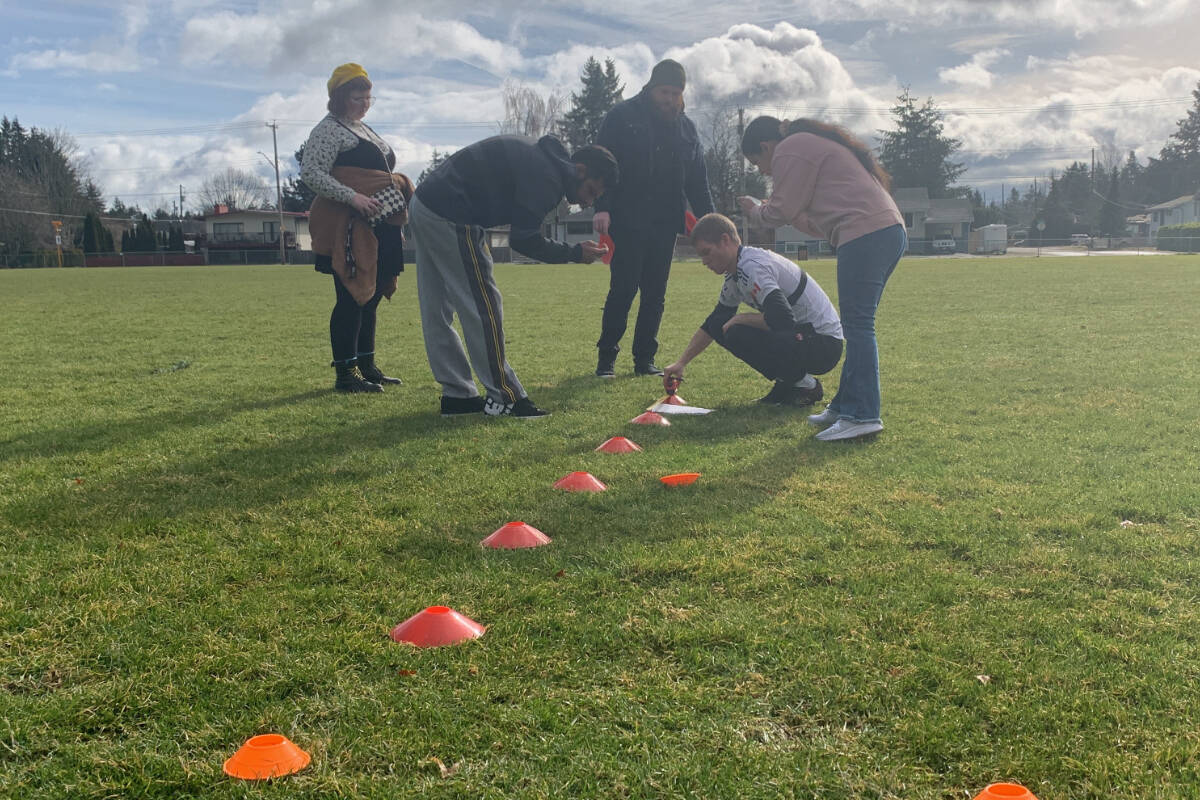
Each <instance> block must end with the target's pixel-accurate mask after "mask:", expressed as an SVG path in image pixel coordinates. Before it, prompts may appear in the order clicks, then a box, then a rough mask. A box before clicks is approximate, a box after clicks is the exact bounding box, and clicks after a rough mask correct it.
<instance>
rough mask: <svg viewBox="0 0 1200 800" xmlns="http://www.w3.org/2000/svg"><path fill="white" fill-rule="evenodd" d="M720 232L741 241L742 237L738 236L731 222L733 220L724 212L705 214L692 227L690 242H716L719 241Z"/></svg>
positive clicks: (738, 241)
mask: <svg viewBox="0 0 1200 800" xmlns="http://www.w3.org/2000/svg"><path fill="white" fill-rule="evenodd" d="M721 234H725V235H726V236H728V237H729V238H730V239H732V240H733V241H735V242H737V243H738V244H741V243H742V237H740V236H738V230H737V226H736V225H734V224H733V220H731V219H730V218H729V217H727V216H725V215H724V214H716V213H713V214H705V215H704V216H703V217H701V218H700V219H699V220H697V221H696V224H695V225H694V226H693V227H692V244H693V245H697V244H699V243H700V242H705V243H707V244H717V243H718V242H720V241H721Z"/></svg>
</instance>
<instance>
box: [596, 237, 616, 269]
mask: <svg viewBox="0 0 1200 800" xmlns="http://www.w3.org/2000/svg"><path fill="white" fill-rule="evenodd" d="M599 243H600V244H602V245H604V246H605V247H607V248H608V252H607V253H605V254H604V255H602V256H600V260H601V261H603V262H604V263H605V264H611V263H612V257H613V253H615V252H616V251H617V246H616V245H615V244H613V240H612V237H611V236H609V235H608V234H607V233H602V234H600V242H599Z"/></svg>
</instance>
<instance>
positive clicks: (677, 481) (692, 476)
mask: <svg viewBox="0 0 1200 800" xmlns="http://www.w3.org/2000/svg"><path fill="white" fill-rule="evenodd" d="M699 477H700V473H699V472H680V473H677V474H675V475H664V476H662V477H661V478H659V480H660V481H662V482H663V483H664V484H666V485H667V486H687V485H688V484H692V483H695V482H696V478H699Z"/></svg>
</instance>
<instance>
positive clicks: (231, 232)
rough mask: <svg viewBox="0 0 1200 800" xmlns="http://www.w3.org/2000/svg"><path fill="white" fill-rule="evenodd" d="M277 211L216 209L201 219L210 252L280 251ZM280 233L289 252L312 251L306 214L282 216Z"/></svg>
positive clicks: (287, 212) (278, 215)
mask: <svg viewBox="0 0 1200 800" xmlns="http://www.w3.org/2000/svg"><path fill="white" fill-rule="evenodd" d="M279 217H280V214H279V212H278V211H259V210H254V211H230V210H229V208H228V206H223V205H218V206H215V207H214V208H213V211H212V213H211V214H205V215H204V233H205V238H206V239H207V242H208V247H209V249H210V250H211V249H222V250H259V249H261V250H267V249H271V248H275V249H278V248H279ZM283 230H284V234H285V235H286V243H287V246H288V248H289V249H292V248H296V249H300V250H311V249H312V236H311V235H309V232H308V213H307V212H303V213H300V212H294V211H285V212H283Z"/></svg>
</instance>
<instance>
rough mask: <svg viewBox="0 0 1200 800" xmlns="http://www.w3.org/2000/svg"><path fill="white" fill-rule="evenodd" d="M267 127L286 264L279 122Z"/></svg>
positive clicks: (282, 261) (282, 257)
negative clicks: (269, 130) (280, 177)
mask: <svg viewBox="0 0 1200 800" xmlns="http://www.w3.org/2000/svg"><path fill="white" fill-rule="evenodd" d="M267 127H268V128H270V129H271V147H272V148H273V151H274V153H275V207H276V208H277V209H279V263H280V264H286V263H287V248H286V246H285V244H284V240H285V239H286V238H287V237H286V236H285V231H284V228H283V189H282V188H281V186H280V183H279V138H278V136H277V135H276V130H277V129H278V128H279V123H278V122H268V123H267Z"/></svg>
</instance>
